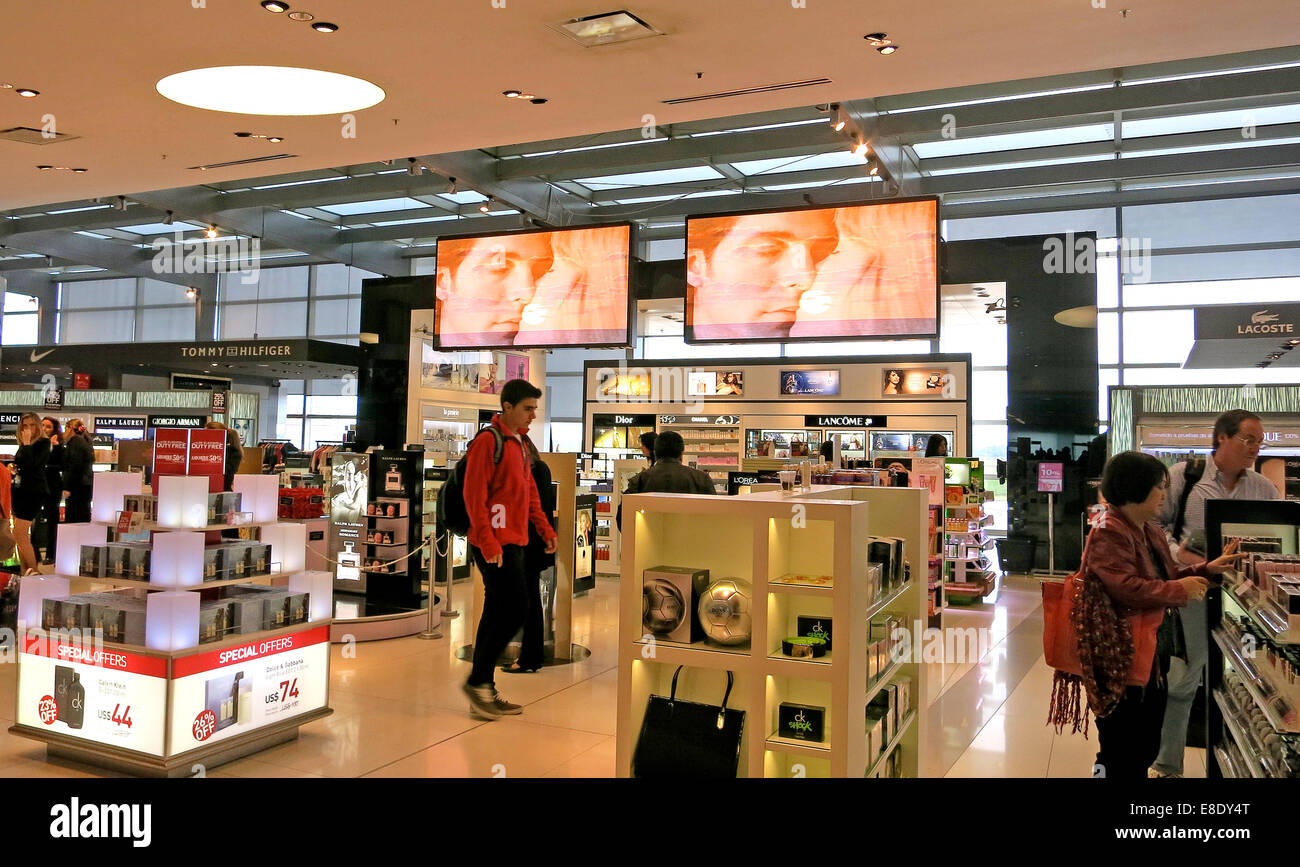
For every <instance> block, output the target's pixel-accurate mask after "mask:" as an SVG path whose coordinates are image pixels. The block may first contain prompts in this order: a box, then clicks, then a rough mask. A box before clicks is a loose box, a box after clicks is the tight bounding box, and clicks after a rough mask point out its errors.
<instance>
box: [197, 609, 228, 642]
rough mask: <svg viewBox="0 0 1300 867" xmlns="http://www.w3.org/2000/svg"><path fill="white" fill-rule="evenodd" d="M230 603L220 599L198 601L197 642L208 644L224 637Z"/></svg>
mask: <svg viewBox="0 0 1300 867" xmlns="http://www.w3.org/2000/svg"><path fill="white" fill-rule="evenodd" d="M229 614H230V604H229V603H228V602H225V601H221V600H212V601H208V602H201V603H199V644H210V643H212V642H213V641H220V640H221V639H223V638H225V637H226V629H227V626H228V624H227V619H228V617H229Z"/></svg>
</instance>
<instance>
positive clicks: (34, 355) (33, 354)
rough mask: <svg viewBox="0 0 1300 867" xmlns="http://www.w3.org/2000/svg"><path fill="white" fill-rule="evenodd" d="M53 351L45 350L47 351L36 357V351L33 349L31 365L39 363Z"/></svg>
mask: <svg viewBox="0 0 1300 867" xmlns="http://www.w3.org/2000/svg"><path fill="white" fill-rule="evenodd" d="M53 351H54V350H53V349H47V350H45V351H44V352H42V353H41V354H40V355H37V354H36V350H35V349H33V350H32V364H35V363H36V362H38V361H40V360H41V359H42V358H44V357H45V356H47V355H49V354H50V353H51V352H53Z"/></svg>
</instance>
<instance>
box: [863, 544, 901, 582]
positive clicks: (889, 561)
mask: <svg viewBox="0 0 1300 867" xmlns="http://www.w3.org/2000/svg"><path fill="white" fill-rule="evenodd" d="M895 541H896V540H894V539H885V538H881V537H879V536H872V537H871V539H870V541H869V542H868V543H867V562H869V563H879V564H880V581H881V590H882V591H888V590H889V589H890V588H891V587H892V586H893V582H894V558H895V557H896V556H897V548H896V546H895V544H894V542H895Z"/></svg>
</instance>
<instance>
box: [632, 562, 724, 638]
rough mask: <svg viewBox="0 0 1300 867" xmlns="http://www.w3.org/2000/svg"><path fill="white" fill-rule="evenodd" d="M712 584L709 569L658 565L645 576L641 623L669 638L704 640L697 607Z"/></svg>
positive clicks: (642, 580) (656, 634)
mask: <svg viewBox="0 0 1300 867" xmlns="http://www.w3.org/2000/svg"><path fill="white" fill-rule="evenodd" d="M708 586H709V570H708V569H691V568H689V567H683V566H655V567H654V568H651V569H647V570H645V572H644V573H642V576H641V625H642V627H644V628H645V630H646V631H647V632H650V633H653V634H654V635H655V636H656V637H658V638H662V639H665V640H667V641H678V642H681V643H683V644H690V643H692V642H695V641H703V640H704V627H703V626H702V625H701V623H700V616H699V614H698V612H697V609H698V607H699V604H700V596H701V594H703V593H704V590H705V588H707V587H708Z"/></svg>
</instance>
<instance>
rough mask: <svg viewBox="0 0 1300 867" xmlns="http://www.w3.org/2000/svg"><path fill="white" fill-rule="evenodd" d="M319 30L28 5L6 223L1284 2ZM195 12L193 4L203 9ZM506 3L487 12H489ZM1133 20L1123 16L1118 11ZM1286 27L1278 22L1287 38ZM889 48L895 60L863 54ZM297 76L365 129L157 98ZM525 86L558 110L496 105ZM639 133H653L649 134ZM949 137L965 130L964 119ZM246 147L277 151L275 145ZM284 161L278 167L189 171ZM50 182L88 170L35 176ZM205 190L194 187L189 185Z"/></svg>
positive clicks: (1032, 67) (808, 95)
mask: <svg viewBox="0 0 1300 867" xmlns="http://www.w3.org/2000/svg"><path fill="white" fill-rule="evenodd" d="M305 3H306V5H305V6H304V7H303V8H306V9H308V10H309V11H311V12H312V13H314V14H315V16H316V18H317V19H318V20H328V21H331V22H334V23H336V24H338V25H339V26H340V28H341V29H340V30H339V31H338V32H336V33H332V34H321V33H317V32H315V31H313V30H311V29H310V28H309V27H308V26H307V25H305V24H301V23H298V22H293V21H290V20H288V19H287V17H286V16H284V15H273V14H270V13H268V12H266V11H264V10H263V9H262V8H261V7H260V6H259V5H258V3H257V2H256V0H192V2H191V3H183V2H162V0H147V2H137V3H130V4H123V3H103V2H97V0H70V2H63V3H41V4H33V3H26V4H22V5H21V9H19V10H14V11H11V13H10V14H8V15H7V16H6V19H5V27H4V29H3V31H0V82H7V83H10V84H13V85H15V86H16V87H29V88H34V89H36V90H38V91H40V95H39V96H38V97H36V98H34V99H23V98H20V97H18V96H17V95H16V94H15V92H14V91H13V90H0V129H6V128H9V127H14V126H26V127H31V128H36V129H40V128H42V126H43V125H44V124H45V122H46V121H47V120H48V116H53V118H54V121H55V123H56V126H57V130H58V132H60V133H63V134H67V135H69V136H72V137H75V138H70V139H68V140H65V141H59V142H57V143H54V144H45V145H32V144H21V143H15V142H9V141H0V209H15V208H21V207H25V206H30V205H39V204H45V203H51V202H62V201H75V200H82V199H87V198H91V197H96V196H113V195H119V194H129V193H132V192H138V191H146V190H160V189H167V188H177V187H186V186H190V185H193V184H196V183H200V182H202V183H205V184H211V183H220V182H224V181H230V180H235V179H240V178H249V177H259V176H265V175H266V174H267V173H268V167H273V170H274V171H276V172H280V171H283V172H300V171H304V170H313V169H324V168H327V167H336V166H353V165H358V164H365V163H370V162H375V161H379V160H386V159H392V158H394V157H398V158H400V157H402V156H404V155H411V156H416V155H421V154H430V153H452V152H462V151H467V150H472V149H480V148H490V147H495V146H500V145H504V144H509V143H514V142H521V141H538V140H544V139H552V138H561V137H568V136H579V135H586V134H591V133H597V132H601V131H605V130H618V129H629V128H636V127H638V126H640V125H642V124H647V123H649V124H656V125H662V124H675V123H682V122H688V121H694V120H699V119H703V118H709V117H717V116H721V115H737V114H746V113H751V112H763V111H772V110H777V109H784V108H790V107H793V106H807V105H812V104H816V103H824V102H828V101H831V100H849V99H854V98H869V97H873V96H879V95H883V94H903V93H909V92H917V91H926V90H934V89H940V88H950V87H956V86H961V85H970V84H977V83H983V82H996V81H1011V80H1015V79H1023V78H1029V77H1039V76H1050V75H1059V74H1064V73H1074V72H1079V71H1083V70H1091V69H1105V68H1114V67H1124V66H1131V65H1134V64H1142V63H1152V62H1158V61H1166V60H1174V59H1180V58H1187V57H1202V56H1210V55H1218V54H1226V53H1232V52H1240V51H1247V50H1257V49H1262V48H1273V47H1281V46H1284V45H1286V44H1287V42H1288V41H1289V40H1293V39H1294V35H1295V33H1296V26H1295V25H1296V24H1297V23H1298V22H1300V18H1298V16H1300V7H1297V5H1296V4H1295V2H1294V0H1243V2H1238V3H1234V4H1232V5H1231V6H1228V7H1225V6H1224V5H1223V4H1222V3H1221V2H1218V0H1123V2H1120V0H1116V2H1114V3H1112V4H1110V5H1109V6H1107V4H1105V3H1102V6H1104V7H1106V8H1100V9H1099V8H1095V7H1096V6H1097V3H1090V2H1083V0H1033V2H1028V0H1015V2H1013V0H1000V2H985V3H971V2H969V0H930V2H927V3H925V4H912V5H910V6H908V5H894V6H892V7H890V8H883V9H881V10H880V11H878V12H874V13H870V14H869V13H868V12H867V11H866V10H865V8H864V6H863V4H861V3H858V2H855V0H812V2H804V0H792V2H791V3H788V4H787V3H784V2H776V0H774V2H772V3H771V4H770V8H769V9H768V10H766V11H764V12H763V14H754V12H755V10H754V3H753V0H713V2H709V3H699V2H683V0H640V2H636V3H635V4H633V5H632V6H630V7H629V9H630V11H632V12H634V13H635V14H637V15H638V16H640V17H641V18H643V19H645V20H646V21H647V22H649V23H650V24H651V25H653V26H654V27H656V28H658V29H659V30H661V31H662V32H663V33H664V34H665V35H664V36H662V37H655V38H650V39H644V40H641V41H637V42H631V43H627V44H623V45H614V46H602V47H597V48H584V47H582V46H580V45H579V44H577V43H576V42H573V41H571V40H569V39H568V38H567V37H565V36H563V35H561V34H560V33H558V32H556V31H555V30H554V29H553V28H552V26H551V25H554V24H557V23H559V22H561V21H564V20H566V19H569V18H572V17H575V16H584V15H591V14H596V13H602V12H608V11H612V10H611V9H610V8H609V7H607V6H603V5H601V4H599V3H597V4H594V5H593V4H591V3H579V2H576V0H528V2H524V0H499V2H497V0H494V2H487V0H480V2H474V3H468V2H454V3H453V2H442V3H437V4H430V3H428V2H417V0H390V2H386V3H383V4H359V3H349V2H345V0H305ZM196 6H198V7H200V8H195V7H196ZM498 7H499V8H498ZM1122 9H1124V10H1125V11H1122ZM1288 22H1290V23H1289V24H1288ZM870 31H886V32H888V33H889V34H890V36H891V37H893V38H894V39H895V40H896V41H897V42H898V43H900V44H901V45H902V50H901V51H899V52H898V53H896V54H894V55H893V56H889V57H885V56H882V55H879V54H877V53H876V52H875V51H873V50H872V49H871V48H870V46H869V45H868V44H867V43H866V42H864V41H863V38H862V37H863V35H864V34H865V33H867V32H870ZM233 64H250V65H294V66H308V67H316V68H321V69H325V70H329V71H333V72H341V73H346V74H349V75H354V76H358V77H361V78H365V79H368V80H370V81H373V82H374V83H376V84H378V85H379V86H380V87H382V88H384V89H385V90H386V91H387V94H388V96H387V99H386V100H385V101H383V102H382V103H380V104H379V105H377V106H375V107H373V108H370V109H367V110H364V111H359V112H357V113H356V118H355V120H356V135H355V138H349V137H345V135H344V134H343V132H344V130H343V125H342V121H341V119H340V118H339V117H337V116H320V117H305V118H265V117H262V118H258V117H250V116H246V115H236V114H224V113H217V112H208V111H202V110H199V109H193V108H187V107H183V106H180V105H177V104H174V103H171V102H169V101H167V100H166V99H164V98H162V97H161V96H160V95H158V93H157V92H156V91H155V89H154V85H155V83H156V82H157V81H158V80H159V79H160V78H162V77H164V76H166V75H169V74H172V73H175V72H178V71H182V70H186V69H191V68H198V67H205V66H216V65H233ZM817 78H827V79H830V81H831V83H829V84H824V85H818V86H813V87H803V88H798V89H792V90H781V91H776V92H772V93H766V94H761V95H750V96H740V97H733V98H728V99H720V100H709V101H700V102H692V103H686V104H682V105H666V104H664V100H666V99H673V98H682V97H692V96H698V95H702V94H709V93H716V92H723V91H730V90H735V89H744V88H752V87H756V86H762V85H769V84H778V83H786V82H795V81H805V80H809V79H817ZM511 87H515V88H524V89H528V90H531V91H533V92H535V93H537V94H538V95H540V96H544V97H546V98H548V99H549V102H548V103H547V104H546V105H542V106H534V105H530V104H527V103H523V102H520V101H517V100H505V99H503V98H502V97H501V95H500V94H501V91H503V90H505V89H507V88H511ZM647 115H651V116H652V117H651V118H650V119H648V120H647V119H646V116H647ZM959 122H960V121H959ZM236 131H251V132H255V133H261V134H268V135H277V136H283V137H284V138H285V140H284V141H283V142H282V143H280V144H271V143H268V142H266V141H264V140H259V139H240V138H236V137H234V135H233V133H235V132H236ZM277 153H286V154H291V155H292V157H291V158H288V159H282V160H277V161H275V162H271V163H254V164H252V165H249V166H243V167H234V168H228V169H218V170H213V171H208V172H199V171H197V170H195V169H193V168H190V167H193V166H198V165H204V164H211V163H219V162H226V161H231V160H243V159H248V158H252V157H259V156H268V155H271V154H277ZM38 164H52V165H63V166H70V167H71V166H77V167H84V168H86V169H87V170H88V171H87V172H86V173H85V174H73V173H71V172H40V171H38V170H37V169H36V168H35V166H36V165H38ZM200 175H202V179H201V181H200Z"/></svg>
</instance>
